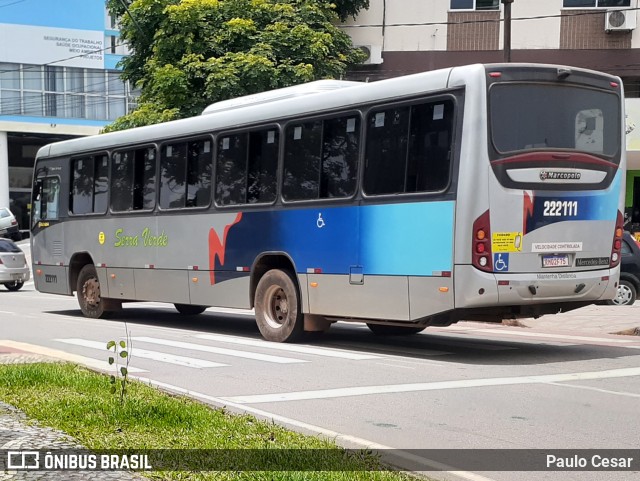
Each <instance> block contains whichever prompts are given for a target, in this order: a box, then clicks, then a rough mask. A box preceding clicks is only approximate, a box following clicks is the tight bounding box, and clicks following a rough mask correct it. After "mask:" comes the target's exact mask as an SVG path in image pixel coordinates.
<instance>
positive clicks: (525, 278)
mask: <svg viewBox="0 0 640 481" xmlns="http://www.w3.org/2000/svg"><path fill="white" fill-rule="evenodd" d="M619 275H620V268H619V267H616V268H614V269H601V270H594V271H581V272H570V273H569V272H538V273H522V274H516V273H514V274H492V273H486V272H482V271H479V270H478V269H476V268H474V267H473V266H470V265H459V266H456V267H455V275H454V282H455V293H456V298H455V306H456V309H465V308H474V307H486V306H516V305H527V304H537V303H562V302H587V303H589V302H596V301H598V300H605V299H612V298H613V297H615V295H616V288H617V280H618V278H619Z"/></svg>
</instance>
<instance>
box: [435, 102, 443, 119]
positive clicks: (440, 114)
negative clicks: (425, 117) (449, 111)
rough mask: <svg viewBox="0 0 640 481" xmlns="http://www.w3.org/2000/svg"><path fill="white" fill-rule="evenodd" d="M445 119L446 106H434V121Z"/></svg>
mask: <svg viewBox="0 0 640 481" xmlns="http://www.w3.org/2000/svg"><path fill="white" fill-rule="evenodd" d="M442 119H444V104H438V105H434V106H433V120H442Z"/></svg>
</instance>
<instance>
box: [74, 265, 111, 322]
mask: <svg viewBox="0 0 640 481" xmlns="http://www.w3.org/2000/svg"><path fill="white" fill-rule="evenodd" d="M76 295H77V297H78V304H79V305H80V310H81V311H82V314H83V315H84V316H85V317H90V318H93V319H100V318H105V317H109V315H110V311H107V309H106V300H105V299H103V298H102V296H101V294H100V281H99V280H98V274H97V272H96V268H95V267H94V266H93V264H87V265H86V266H84V267H83V268H82V269H81V270H80V274H78V284H77V288H76Z"/></svg>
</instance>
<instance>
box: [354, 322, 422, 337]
mask: <svg viewBox="0 0 640 481" xmlns="http://www.w3.org/2000/svg"><path fill="white" fill-rule="evenodd" d="M367 327H368V328H369V329H370V330H371V332H372V333H374V334H375V335H376V336H410V335H413V334H418V333H419V332H422V331H424V330H425V329H426V326H425V327H403V326H386V325H384V324H367Z"/></svg>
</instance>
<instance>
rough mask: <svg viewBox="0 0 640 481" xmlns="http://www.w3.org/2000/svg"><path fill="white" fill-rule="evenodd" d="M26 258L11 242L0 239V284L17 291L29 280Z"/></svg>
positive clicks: (29, 272)
mask: <svg viewBox="0 0 640 481" xmlns="http://www.w3.org/2000/svg"><path fill="white" fill-rule="evenodd" d="M30 275H31V271H30V270H29V265H28V264H27V258H26V257H25V255H24V252H22V249H20V247H18V246H17V245H16V244H15V243H14V242H13V241H12V240H9V239H0V284H4V286H5V287H6V288H7V289H9V290H10V291H17V290H18V289H20V288H21V287H22V286H23V285H24V283H25V282H27V281H28V280H29V277H30Z"/></svg>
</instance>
